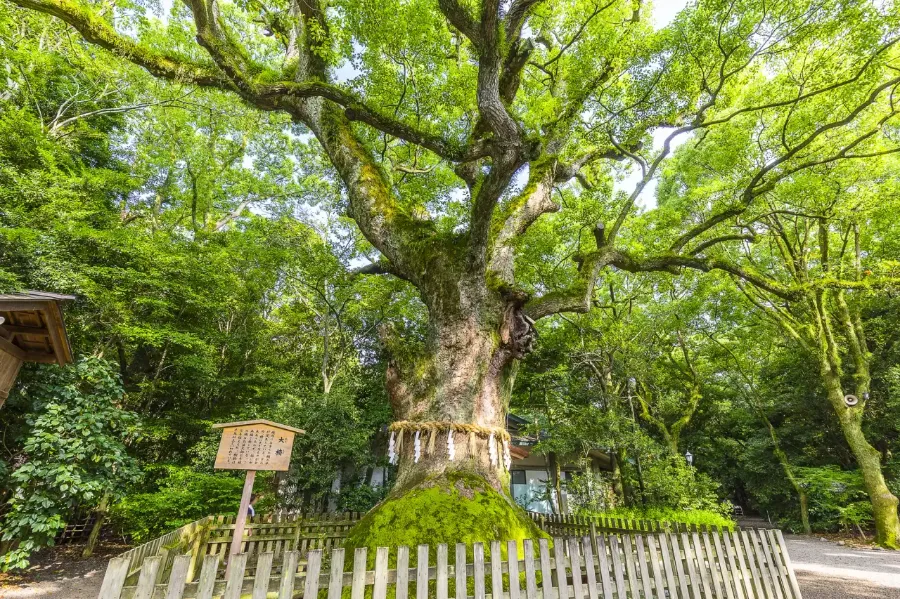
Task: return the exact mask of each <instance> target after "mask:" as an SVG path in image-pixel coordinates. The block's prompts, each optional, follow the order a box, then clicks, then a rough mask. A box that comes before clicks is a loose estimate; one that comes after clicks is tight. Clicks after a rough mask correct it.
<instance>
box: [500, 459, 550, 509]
mask: <svg viewBox="0 0 900 599" xmlns="http://www.w3.org/2000/svg"><path fill="white" fill-rule="evenodd" d="M547 481H548V476H547V471H546V470H512V471H511V472H510V487H511V488H510V491H512V496H513V499H515V501H516V503H518V504H519V505H521V506H522V507H523V508H525V509H526V510H528V511H529V512H538V513H540V514H550V513H552V512H553V510H552V509H551V506H550V502H549V501H547V499H548V486H547Z"/></svg>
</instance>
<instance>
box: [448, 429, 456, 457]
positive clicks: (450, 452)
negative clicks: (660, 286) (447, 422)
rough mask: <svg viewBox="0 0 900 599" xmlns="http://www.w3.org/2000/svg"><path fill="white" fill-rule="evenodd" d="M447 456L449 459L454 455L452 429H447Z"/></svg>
mask: <svg viewBox="0 0 900 599" xmlns="http://www.w3.org/2000/svg"><path fill="white" fill-rule="evenodd" d="M447 456H449V458H450V461H451V462H452V461H453V459H454V458H455V457H456V447H454V446H453V429H452V428H451V429H450V430H448V431H447Z"/></svg>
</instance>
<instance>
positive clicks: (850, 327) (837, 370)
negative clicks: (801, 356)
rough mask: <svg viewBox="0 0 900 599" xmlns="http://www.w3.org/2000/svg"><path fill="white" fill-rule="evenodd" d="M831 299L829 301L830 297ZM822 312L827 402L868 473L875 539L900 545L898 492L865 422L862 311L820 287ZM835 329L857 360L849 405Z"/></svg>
mask: <svg viewBox="0 0 900 599" xmlns="http://www.w3.org/2000/svg"><path fill="white" fill-rule="evenodd" d="M829 300H830V301H829ZM811 304H812V306H813V308H814V310H815V313H816V315H817V316H818V323H817V324H818V326H817V327H816V331H817V332H818V339H817V341H818V345H819V348H820V350H819V351H818V352H817V354H818V358H819V370H820V374H821V377H822V382H823V383H824V386H825V392H826V394H827V397H828V402H829V403H830V404H831V407H832V409H833V410H834V412H835V414H836V415H837V419H838V423H839V424H840V426H841V431H842V432H843V434H844V439H846V440H847V445H848V446H849V447H850V451H851V452H852V453H853V457H854V458H855V459H856V463H857V465H858V466H859V470H860V472H861V473H862V476H863V483H864V485H865V488H866V492H867V493H868V495H869V501H870V502H871V503H872V514H873V516H874V519H875V540H876V542H877V543H878V544H879V545H881V546H883V547H889V548H893V549H898V548H900V518H898V514H897V505H898V500H897V497H895V496H894V494H893V493H891V491H890V489H888V486H887V483H886V482H885V480H884V474H883V473H882V470H881V454H880V453H879V452H878V450H877V449H875V448H874V447H872V445H870V444H869V442H868V440H867V439H866V436H865V433H864V432H863V427H862V421H863V414H864V412H865V406H866V400H867V398H868V394H869V385H870V382H871V375H870V371H869V361H870V359H871V357H870V354H869V351H868V348H867V346H866V336H865V330H864V327H863V323H862V317H861V315H860V313H859V311H858V309H856V310H851V308H850V306H849V305H848V303H847V301H846V299H845V297H844V292H843V291H842V290H836V291H833V292H831V293H830V294H826V293H825V292H824V291H816V292H814V293H813V295H812V302H811ZM835 331H838V332H840V333H841V334H842V338H843V340H844V345H845V346H846V350H847V353H848V354H849V357H850V358H851V361H852V366H853V371H852V380H853V390H854V393H855V397H856V402H855V403H854V404H852V405H851V404H848V402H847V401H846V397H847V395H846V394H845V391H844V386H843V382H842V377H841V374H842V372H841V369H842V361H841V352H840V348H839V346H838V342H837V339H836V337H835Z"/></svg>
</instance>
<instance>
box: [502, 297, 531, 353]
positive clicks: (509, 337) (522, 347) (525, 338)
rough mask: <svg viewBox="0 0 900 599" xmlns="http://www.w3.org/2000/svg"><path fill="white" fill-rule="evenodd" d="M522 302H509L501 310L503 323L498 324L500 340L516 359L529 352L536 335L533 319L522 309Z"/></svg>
mask: <svg viewBox="0 0 900 599" xmlns="http://www.w3.org/2000/svg"><path fill="white" fill-rule="evenodd" d="M523 304H524V302H522V303H521V304H520V303H519V302H511V303H509V304H508V305H507V306H506V309H505V310H504V311H503V323H502V325H501V326H500V342H501V343H502V344H503V346H504V347H505V348H506V349H508V350H509V352H510V354H511V355H512V357H513V358H516V359H522V358H523V357H525V355H526V354H528V353H529V352H531V350H532V347H533V345H534V340H535V338H536V337H537V329H535V327H534V321H533V320H532V319H531V318H529V317H528V315H527V314H525V312H523V311H522V305H523Z"/></svg>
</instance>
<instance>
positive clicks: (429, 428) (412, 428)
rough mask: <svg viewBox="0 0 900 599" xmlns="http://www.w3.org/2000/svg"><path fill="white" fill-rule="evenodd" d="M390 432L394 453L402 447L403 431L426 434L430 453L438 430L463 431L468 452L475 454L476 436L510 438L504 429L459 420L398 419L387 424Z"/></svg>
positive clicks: (499, 438) (506, 439) (426, 451)
mask: <svg viewBox="0 0 900 599" xmlns="http://www.w3.org/2000/svg"><path fill="white" fill-rule="evenodd" d="M388 430H389V431H391V433H396V441H395V444H394V452H395V455H399V454H400V450H401V449H402V448H403V437H404V435H405V433H413V432H418V433H420V436H421V435H425V434H427V435H428V443H427V445H426V446H425V453H426V454H427V455H431V454H433V453H434V449H435V444H436V441H437V434H438V432H444V431H448V432H449V431H453V432H454V433H463V434H465V435H468V447H467V449H468V453H469V455H470V456H471V455H475V451H476V449H475V444H476V441H475V439H476V437H478V436H480V437H484V438H485V439H486V440H488V441H490V439H491V438H492V436H493V439H495V442H497V443H499V444H505V443H508V442H509V441H510V439H511V437H510V436H509V433H508V432H507V431H506V429H503V428H500V427H493V426H479V425H477V424H467V423H461V422H449V421H431V422H411V421H409V420H400V421H397V422H393V423H391V424H390V426H388Z"/></svg>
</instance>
